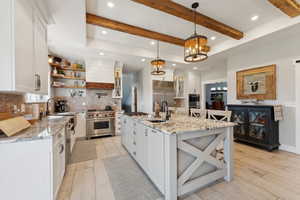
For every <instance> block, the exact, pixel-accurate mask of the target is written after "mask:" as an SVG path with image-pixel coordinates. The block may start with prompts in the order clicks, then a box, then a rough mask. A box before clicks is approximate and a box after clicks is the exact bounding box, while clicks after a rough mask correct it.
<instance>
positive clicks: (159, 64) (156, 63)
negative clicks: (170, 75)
mask: <svg viewBox="0 0 300 200" xmlns="http://www.w3.org/2000/svg"><path fill="white" fill-rule="evenodd" d="M165 64H166V61H164V60H163V59H161V58H159V41H157V57H156V59H154V60H152V61H151V65H152V66H153V68H154V70H153V71H152V72H151V74H152V75H165V74H166V72H165V71H163V70H161V69H162V68H163V67H164V65H165Z"/></svg>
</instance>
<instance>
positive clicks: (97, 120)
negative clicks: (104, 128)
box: [94, 119, 110, 123]
mask: <svg viewBox="0 0 300 200" xmlns="http://www.w3.org/2000/svg"><path fill="white" fill-rule="evenodd" d="M109 121H110V120H109V119H95V120H94V122H95V123H96V122H109Z"/></svg>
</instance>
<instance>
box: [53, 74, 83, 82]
mask: <svg viewBox="0 0 300 200" xmlns="http://www.w3.org/2000/svg"><path fill="white" fill-rule="evenodd" d="M51 77H52V78H57V79H71V80H81V81H85V78H82V77H72V76H59V75H54V74H52V75H51Z"/></svg>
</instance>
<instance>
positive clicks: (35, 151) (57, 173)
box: [0, 128, 65, 200]
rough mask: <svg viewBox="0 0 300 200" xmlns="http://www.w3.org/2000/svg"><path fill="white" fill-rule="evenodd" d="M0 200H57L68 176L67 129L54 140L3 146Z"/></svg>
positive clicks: (48, 139) (0, 170)
mask: <svg viewBox="0 0 300 200" xmlns="http://www.w3.org/2000/svg"><path fill="white" fill-rule="evenodd" d="M0 163H1V164H0V177H1V178H0V191H1V195H0V199H7V200H8V199H9V200H20V199H30V200H35V199H37V200H38V199H39V200H55V199H56V195H57V192H58V190H59V187H60V185H61V183H62V180H63V177H64V173H65V129H64V128H62V129H61V130H60V131H59V132H58V133H56V134H55V136H53V137H49V138H45V139H36V140H32V141H19V142H15V143H2V144H0Z"/></svg>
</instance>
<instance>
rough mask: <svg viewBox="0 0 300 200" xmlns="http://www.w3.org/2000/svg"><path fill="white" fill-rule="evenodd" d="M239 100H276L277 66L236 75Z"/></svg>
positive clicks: (259, 68)
mask: <svg viewBox="0 0 300 200" xmlns="http://www.w3.org/2000/svg"><path fill="white" fill-rule="evenodd" d="M236 81H237V99H257V100H274V99H276V65H269V66H264V67H258V68H253V69H248V70H243V71H238V72H237V73H236Z"/></svg>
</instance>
